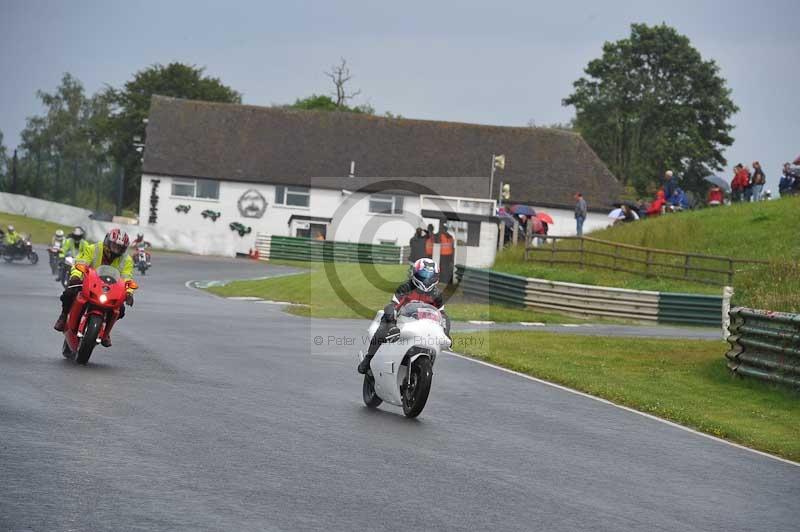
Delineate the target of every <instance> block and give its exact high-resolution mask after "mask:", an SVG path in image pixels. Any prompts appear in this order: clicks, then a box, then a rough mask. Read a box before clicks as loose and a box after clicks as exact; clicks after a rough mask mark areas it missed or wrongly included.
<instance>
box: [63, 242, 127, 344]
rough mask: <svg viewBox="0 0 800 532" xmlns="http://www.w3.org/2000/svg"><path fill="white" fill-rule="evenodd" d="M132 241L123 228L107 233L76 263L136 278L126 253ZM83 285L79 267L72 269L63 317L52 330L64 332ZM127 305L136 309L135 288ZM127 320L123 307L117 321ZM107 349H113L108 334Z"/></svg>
mask: <svg viewBox="0 0 800 532" xmlns="http://www.w3.org/2000/svg"><path fill="white" fill-rule="evenodd" d="M129 244H130V239H129V238H128V235H127V234H126V233H124V232H122V231H121V230H120V229H116V228H115V229H112V230H111V231H109V232H108V234H106V237H105V239H103V242H98V243H97V244H94V245H87V246H86V247H85V248H83V251H81V252H80V253H79V254H78V256H77V257H76V259H75V263H76V265H77V264H86V265H88V266H91V267H92V268H93V269H97V268H98V267H99V266H100V265H108V266H111V267H113V268H116V269H117V270H119V273H120V275H121V276H122V278H123V279H132V278H133V259H132V258H131V257H129V256H128V255H127V254H126V253H125V252H126V251H127V250H128V245H129ZM82 283H83V272H82V271H80V270H79V269H78V268H76V267H73V268H72V270H71V271H70V278H69V284H68V285H67V287H66V288H65V289H64V292H63V293H62V294H61V315H60V316H59V317H58V320H56V323H55V325H54V326H53V328H54V329H55V330H57V331H63V330H64V327H65V325H66V322H67V314H68V313H69V309H70V308H71V307H72V303H73V302H74V301H75V297H76V296H77V295H78V292H80V290H81V287H82ZM125 304H127V305H128V306H130V307H132V306H133V288H128V295H127V297H126V298H125ZM123 317H125V307H124V306H123V307H121V308H120V314H119V318H118V319H120V320H121V319H122V318H123ZM101 343H102V345H103V346H104V347H110V346H111V338H110V336H109V335H106V336H105V337H104V338H103V340H102V341H101Z"/></svg>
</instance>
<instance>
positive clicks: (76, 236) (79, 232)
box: [71, 227, 86, 242]
mask: <svg viewBox="0 0 800 532" xmlns="http://www.w3.org/2000/svg"><path fill="white" fill-rule="evenodd" d="M85 235H86V231H84V230H83V227H75V229H73V230H72V235H71V236H72V240H74V241H76V242H77V241H79V240H80V239H81V238H83V237H84V236H85Z"/></svg>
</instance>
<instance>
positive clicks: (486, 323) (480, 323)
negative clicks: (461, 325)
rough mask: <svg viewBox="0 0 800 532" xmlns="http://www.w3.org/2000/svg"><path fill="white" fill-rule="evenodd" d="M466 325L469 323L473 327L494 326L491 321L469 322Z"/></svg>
mask: <svg viewBox="0 0 800 532" xmlns="http://www.w3.org/2000/svg"><path fill="white" fill-rule="evenodd" d="M467 323H471V324H473V325H494V322H493V321H481V320H469V321H468V322H467Z"/></svg>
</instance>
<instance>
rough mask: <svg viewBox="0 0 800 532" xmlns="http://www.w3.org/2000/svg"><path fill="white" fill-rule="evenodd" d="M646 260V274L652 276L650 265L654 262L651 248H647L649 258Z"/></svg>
mask: <svg viewBox="0 0 800 532" xmlns="http://www.w3.org/2000/svg"><path fill="white" fill-rule="evenodd" d="M645 261H646V263H645V269H644V275H645V277H650V265H651V264H652V263H653V252H652V251H650V250H649V249H648V250H647V258H646V259H645Z"/></svg>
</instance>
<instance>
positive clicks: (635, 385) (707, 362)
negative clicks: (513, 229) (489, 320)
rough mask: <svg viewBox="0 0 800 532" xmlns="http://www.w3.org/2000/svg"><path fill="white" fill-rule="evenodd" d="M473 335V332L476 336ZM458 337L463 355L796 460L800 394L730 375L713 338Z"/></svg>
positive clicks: (798, 455) (722, 346) (723, 346)
mask: <svg viewBox="0 0 800 532" xmlns="http://www.w3.org/2000/svg"><path fill="white" fill-rule="evenodd" d="M476 334H478V333H471V334H470V335H469V336H475V335H476ZM480 335H481V337H482V340H483V341H482V342H476V341H468V339H467V338H464V337H465V336H468V335H467V334H462V335H459V334H455V335H454V337H456V338H457V337H459V336H460V337H461V338H457V340H456V341H457V342H460V343H459V344H458V345H467V346H470V347H469V348H467V349H466V351H467V352H466V353H465V354H467V355H469V356H472V357H474V358H477V359H480V360H485V361H487V362H491V363H493V364H497V365H499V366H503V367H505V368H509V369H512V370H515V371H519V372H521V373H525V374H528V375H531V376H534V377H538V378H541V379H544V380H547V381H551V382H555V383H558V384H563V385H565V386H568V387H570V388H574V389H576V390H580V391H583V392H586V393H590V394H592V395H596V396H598V397H602V398H605V399H608V400H610V401H613V402H614V403H617V404H621V405H625V406H629V407H631V408H634V409H636V410H639V411H642V412H647V413H649V414H653V415H655V416H658V417H661V418H664V419H668V420H670V421H674V422H676V423H680V424H681V425H685V426H688V427H692V428H694V429H697V430H699V431H702V432H705V433H708V434H712V435H714V436H718V437H720V438H725V439H728V440H731V441H734V442H737V443H741V444H743V445H746V446H748V447H752V448H754V449H759V450H762V451H766V452H769V453H773V454H776V455H778V456H782V457H785V458H788V459H791V460H795V461H800V393H798V392H795V391H791V390H787V389H783V388H779V387H777V386H774V385H770V384H766V383H762V382H758V381H753V380H747V379H741V378H738V377H734V376H733V375H731V374H730V373H729V371H728V369H727V367H726V366H725V358H724V356H723V354H724V352H725V351H726V349H727V344H725V343H723V342H717V341H692V342H681V341H664V340H659V339H642V338H606V337H594V336H579V335H566V334H552V333H544V332H528V331H494V332H485V333H480Z"/></svg>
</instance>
